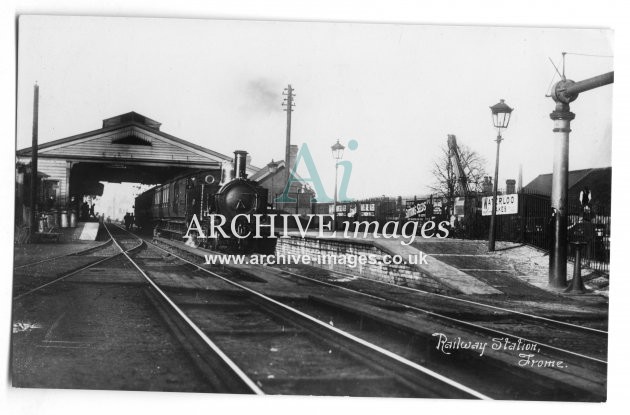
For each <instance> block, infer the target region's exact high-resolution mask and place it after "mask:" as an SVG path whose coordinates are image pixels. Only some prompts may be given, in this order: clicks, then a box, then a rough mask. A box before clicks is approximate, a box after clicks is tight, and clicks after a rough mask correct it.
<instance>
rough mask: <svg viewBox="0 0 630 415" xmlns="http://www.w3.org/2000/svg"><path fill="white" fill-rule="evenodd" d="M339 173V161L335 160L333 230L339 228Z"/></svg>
mask: <svg viewBox="0 0 630 415" xmlns="http://www.w3.org/2000/svg"><path fill="white" fill-rule="evenodd" d="M338 173H339V162H338V161H336V162H335V201H334V203H333V230H337V174H338Z"/></svg>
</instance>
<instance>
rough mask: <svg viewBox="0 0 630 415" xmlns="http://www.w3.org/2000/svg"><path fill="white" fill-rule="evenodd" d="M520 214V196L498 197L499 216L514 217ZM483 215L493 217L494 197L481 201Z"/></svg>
mask: <svg viewBox="0 0 630 415" xmlns="http://www.w3.org/2000/svg"><path fill="white" fill-rule="evenodd" d="M514 213H518V195H517V194H513V195H500V196H499V195H497V215H512V214H514ZM481 214H482V215H483V216H490V215H492V196H487V197H484V198H482V199H481Z"/></svg>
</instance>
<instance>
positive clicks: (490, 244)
mask: <svg viewBox="0 0 630 415" xmlns="http://www.w3.org/2000/svg"><path fill="white" fill-rule="evenodd" d="M502 140H503V138H501V130H499V135H498V136H497V140H496V141H497V159H496V161H495V164H494V186H493V191H492V216H490V235H489V236H488V251H490V252H493V251H494V240H495V233H496V230H495V226H496V217H497V191H498V189H497V187H498V185H499V149H500V148H501V141H502Z"/></svg>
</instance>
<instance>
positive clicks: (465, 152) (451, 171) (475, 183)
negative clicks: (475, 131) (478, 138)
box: [429, 145, 486, 206]
mask: <svg viewBox="0 0 630 415" xmlns="http://www.w3.org/2000/svg"><path fill="white" fill-rule="evenodd" d="M459 155H460V160H461V164H462V166H461V167H462V168H463V170H464V174H465V175H466V182H467V183H468V191H469V192H481V191H482V190H483V188H482V184H483V181H484V177H485V176H486V169H485V166H486V160H485V159H484V158H483V157H482V156H480V155H479V154H478V153H477V152H476V151H473V150H471V149H470V148H469V147H467V146H465V145H459ZM455 163H456V161H455V160H454V159H453V158H452V157H451V153H450V151H449V148H448V146H444V147H442V149H441V154H440V156H439V157H438V158H437V159H436V160H434V162H433V167H432V169H431V174H432V175H433V178H434V180H435V181H434V183H433V184H432V185H430V186H429V188H430V189H431V190H432V191H433V192H435V194H437V195H438V196H441V197H444V198H446V199H447V200H448V202H449V205H450V206H452V205H453V203H454V201H455V198H456V197H463V196H464V192H465V190H464V189H462V188H461V185H460V183H459V181H458V179H457V174H456V169H457V168H458V167H457V166H456V165H455Z"/></svg>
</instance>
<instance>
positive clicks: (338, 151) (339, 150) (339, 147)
mask: <svg viewBox="0 0 630 415" xmlns="http://www.w3.org/2000/svg"><path fill="white" fill-rule="evenodd" d="M330 149H331V150H332V153H333V158H334V159H335V160H341V159H342V158H343V150H345V149H346V148H345V147H344V146H343V144H341V143H339V140H337V142H336V143H335V144H333V145H332V146H331V147H330Z"/></svg>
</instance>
